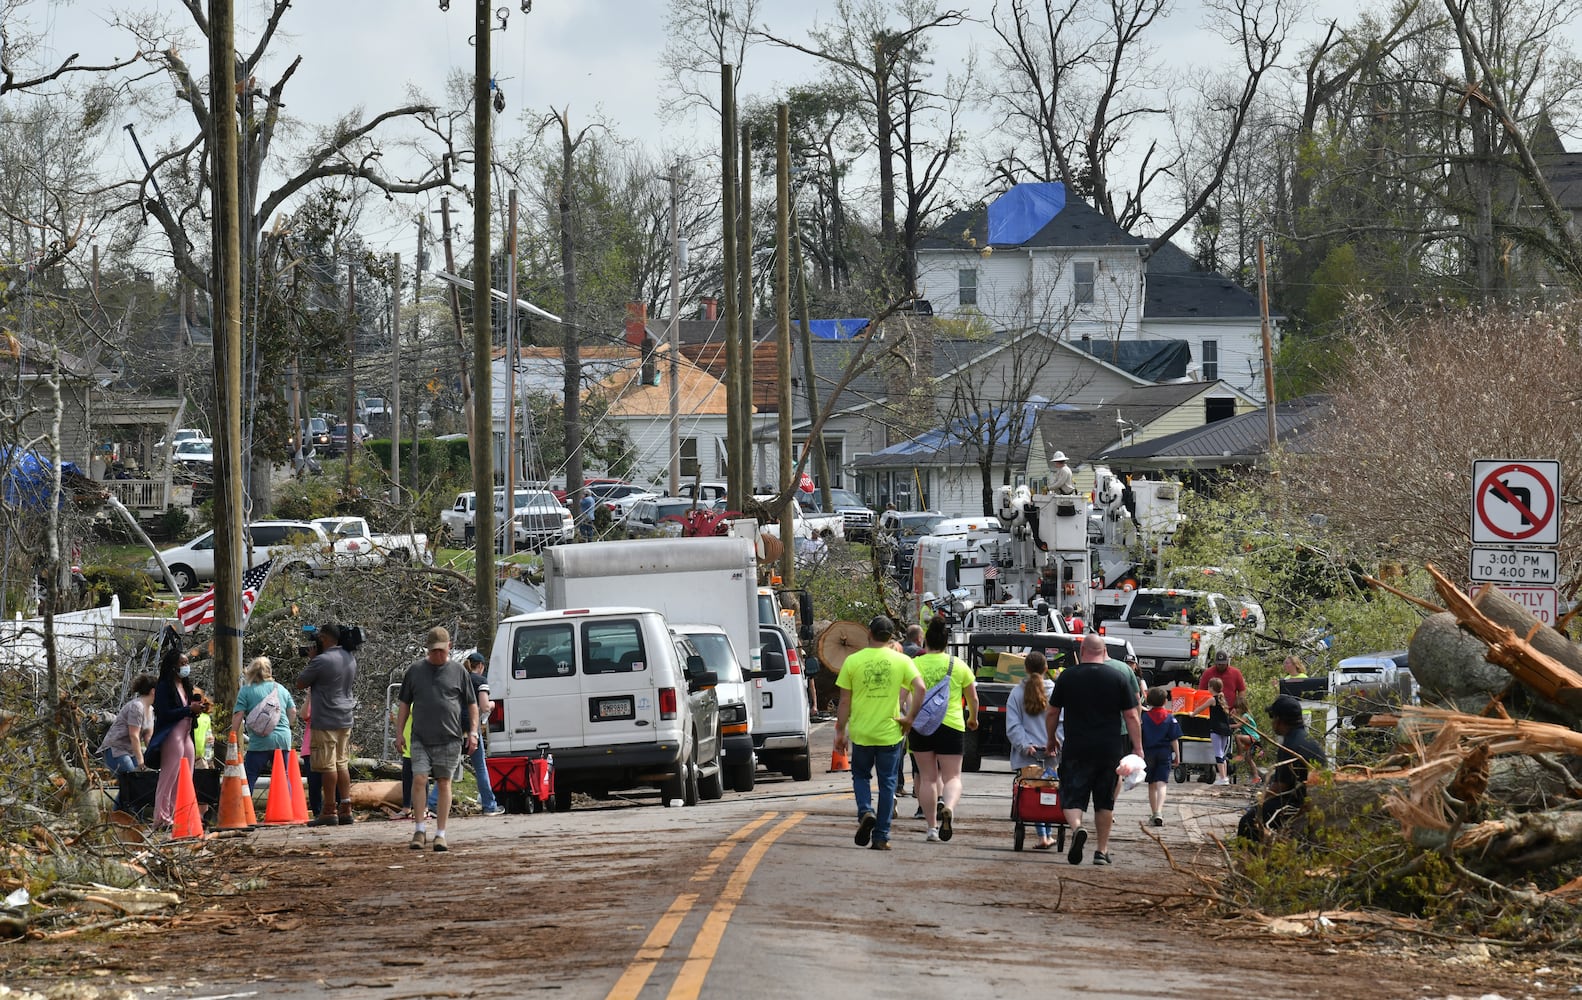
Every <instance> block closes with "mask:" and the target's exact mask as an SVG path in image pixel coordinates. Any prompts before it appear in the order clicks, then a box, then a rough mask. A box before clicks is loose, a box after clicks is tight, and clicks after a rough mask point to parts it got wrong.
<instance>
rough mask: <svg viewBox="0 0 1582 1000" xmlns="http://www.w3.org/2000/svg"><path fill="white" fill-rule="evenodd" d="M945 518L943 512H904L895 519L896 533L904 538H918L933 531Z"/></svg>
mask: <svg viewBox="0 0 1582 1000" xmlns="http://www.w3.org/2000/svg"><path fill="white" fill-rule="evenodd" d="M944 519H945V516H944V515H943V514H902V515H901V516H899V517H897V518H896V519H895V533H896V534H897V535H900V536H902V537H903V538H917V537H919V536H921V535H926V534H928V533H929V532H931V531H933V530H934V526H935V525H937V524H939V522H941V521H943V520H944Z"/></svg>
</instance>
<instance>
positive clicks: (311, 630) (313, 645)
mask: <svg viewBox="0 0 1582 1000" xmlns="http://www.w3.org/2000/svg"><path fill="white" fill-rule="evenodd" d="M329 627H331V628H333V629H334V630H335V632H336V633H337V634H338V635H339V636H340V646H341V648H342V649H344V650H346V652H348V653H355V652H357V650H358V649H359V648H361V647H362V644H363V642H364V640H365V636H364V635H363V627H362V626H361V625H333V626H329ZM320 628H321V626H318V625H304V626H302V633H303V636H304V641H303V642H300V643H298V644H297V655H298V656H301V657H312V656H317V655H319V654H320V653H322V652H324V642H323V640H322V639H321V638H320V637H319V630H320Z"/></svg>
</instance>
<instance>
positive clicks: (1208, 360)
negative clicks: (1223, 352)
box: [1199, 340, 1219, 382]
mask: <svg viewBox="0 0 1582 1000" xmlns="http://www.w3.org/2000/svg"><path fill="white" fill-rule="evenodd" d="M1199 353H1200V354H1201V355H1202V358H1201V359H1200V360H1201V361H1202V365H1203V367H1202V370H1203V381H1205V382H1213V381H1215V380H1216V379H1218V378H1219V341H1217V340H1205V341H1203V348H1202V350H1201V351H1200V352H1199Z"/></svg>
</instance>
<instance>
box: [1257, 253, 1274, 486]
mask: <svg viewBox="0 0 1582 1000" xmlns="http://www.w3.org/2000/svg"><path fill="white" fill-rule="evenodd" d="M1258 316H1259V319H1260V325H1261V327H1262V333H1263V399H1264V403H1263V412H1264V416H1265V417H1266V418H1267V421H1268V425H1269V426H1268V431H1269V461H1270V462H1271V463H1273V461H1274V446H1275V443H1276V441H1277V440H1278V434H1277V432H1276V427H1275V420H1274V343H1273V341H1272V339H1271V337H1270V335H1269V270H1268V267H1267V266H1266V264H1265V261H1264V256H1263V237H1262V236H1260V237H1258Z"/></svg>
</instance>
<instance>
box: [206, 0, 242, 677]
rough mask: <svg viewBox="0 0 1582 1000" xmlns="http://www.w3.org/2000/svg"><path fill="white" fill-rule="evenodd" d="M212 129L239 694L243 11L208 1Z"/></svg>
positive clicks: (220, 553) (230, 621) (220, 382)
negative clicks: (239, 89)
mask: <svg viewBox="0 0 1582 1000" xmlns="http://www.w3.org/2000/svg"><path fill="white" fill-rule="evenodd" d="M209 88H210V90H209V122H210V128H211V129H212V131H211V132H210V135H209V142H210V143H211V146H210V148H211V150H212V151H213V157H214V162H213V170H214V177H213V185H214V279H213V293H214V294H213V299H214V306H215V316H214V396H215V410H216V413H215V418H216V426H215V437H216V438H217V443H218V445H219V447H218V448H216V449H215V456H214V466H215V468H214V473H215V475H214V688H215V692H214V693H215V697H217V698H218V699H219V702H218V703H219V704H221V705H229V704H231V702H232V701H234V700H235V698H236V691H237V688H238V687H239V686H240V682H241V667H242V558H243V557H242V539H243V536H244V531H243V526H242V515H243V510H242V505H243V502H244V495H243V493H242V226H241V205H240V200H241V196H240V185H241V171H240V166H239V164H238V162H237V155H238V149H237V146H238V142H239V137H238V135H237V122H236V18H235V11H234V9H233V7H232V0H211V2H210V4H209Z"/></svg>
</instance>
